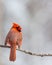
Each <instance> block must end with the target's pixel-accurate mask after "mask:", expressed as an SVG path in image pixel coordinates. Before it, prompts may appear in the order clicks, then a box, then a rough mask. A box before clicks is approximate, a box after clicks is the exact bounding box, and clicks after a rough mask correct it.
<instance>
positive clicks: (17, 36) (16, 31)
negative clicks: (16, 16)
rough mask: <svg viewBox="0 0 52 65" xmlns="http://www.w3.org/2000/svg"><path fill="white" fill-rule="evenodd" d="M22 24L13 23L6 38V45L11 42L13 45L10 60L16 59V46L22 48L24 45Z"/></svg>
mask: <svg viewBox="0 0 52 65" xmlns="http://www.w3.org/2000/svg"><path fill="white" fill-rule="evenodd" d="M21 29H22V28H21V27H20V25H18V24H16V23H13V26H12V27H11V29H10V31H9V32H8V34H7V36H6V40H5V45H6V44H9V45H10V47H11V50H10V57H9V60H10V61H15V60H16V47H18V48H19V49H20V47H21V45H22V32H21Z"/></svg>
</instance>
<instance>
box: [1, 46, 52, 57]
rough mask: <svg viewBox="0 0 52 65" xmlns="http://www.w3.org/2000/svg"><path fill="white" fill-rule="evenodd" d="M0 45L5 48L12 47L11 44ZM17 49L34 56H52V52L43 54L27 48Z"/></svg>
mask: <svg viewBox="0 0 52 65" xmlns="http://www.w3.org/2000/svg"><path fill="white" fill-rule="evenodd" d="M0 47H3V48H10V46H4V45H0ZM16 50H18V51H21V52H23V53H25V54H29V55H32V56H41V57H43V56H52V54H43V53H42V54H41V53H39V54H38V53H32V52H30V51H27V50H23V49H16Z"/></svg>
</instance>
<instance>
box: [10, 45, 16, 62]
mask: <svg viewBox="0 0 52 65" xmlns="http://www.w3.org/2000/svg"><path fill="white" fill-rule="evenodd" d="M9 60H10V61H15V60H16V44H12V45H11V50H10V57H9Z"/></svg>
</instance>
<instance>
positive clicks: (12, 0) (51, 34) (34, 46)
mask: <svg viewBox="0 0 52 65" xmlns="http://www.w3.org/2000/svg"><path fill="white" fill-rule="evenodd" d="M13 22H16V23H18V24H20V25H21V27H22V32H23V44H22V49H25V50H29V51H31V52H36V53H52V0H0V44H2V45H4V41H5V37H6V35H7V33H8V31H9V29H10V28H11V26H12V23H13ZM9 54H10V49H8V48H0V65H52V57H36V56H30V55H27V54H24V53H22V52H20V51H17V59H16V61H15V62H10V61H9Z"/></svg>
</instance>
